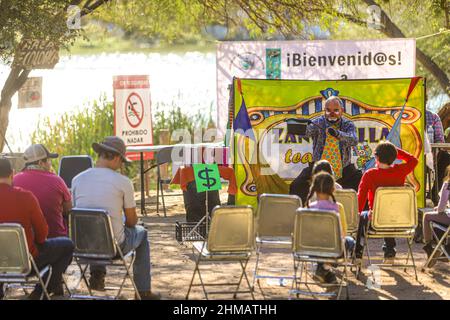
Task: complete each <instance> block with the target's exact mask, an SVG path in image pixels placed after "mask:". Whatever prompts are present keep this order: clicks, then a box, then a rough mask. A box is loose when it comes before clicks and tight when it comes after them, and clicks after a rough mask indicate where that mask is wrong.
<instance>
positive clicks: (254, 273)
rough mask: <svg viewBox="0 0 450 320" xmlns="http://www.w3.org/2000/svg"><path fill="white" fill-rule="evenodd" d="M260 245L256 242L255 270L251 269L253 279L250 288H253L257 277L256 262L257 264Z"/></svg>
mask: <svg viewBox="0 0 450 320" xmlns="http://www.w3.org/2000/svg"><path fill="white" fill-rule="evenodd" d="M260 250H261V247H260V246H259V245H258V244H256V262H255V270H254V271H253V281H252V290H255V281H256V280H257V277H258V264H259V254H260Z"/></svg>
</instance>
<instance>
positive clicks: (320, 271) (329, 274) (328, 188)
mask: <svg viewBox="0 0 450 320" xmlns="http://www.w3.org/2000/svg"><path fill="white" fill-rule="evenodd" d="M334 191H335V181H334V178H333V176H332V175H331V174H329V173H328V172H324V171H321V172H319V173H317V174H316V175H314V176H313V181H312V185H311V189H310V191H309V195H308V198H307V200H306V207H307V208H311V209H320V210H329V211H335V212H336V213H338V214H339V217H340V221H341V230H342V235H343V236H344V237H345V248H346V250H347V252H351V251H352V250H353V246H354V245H355V240H354V239H353V238H352V237H350V236H346V234H347V222H346V219H345V211H344V207H343V205H342V204H340V203H338V202H336V199H335V198H334V195H333V193H334ZM313 196H315V197H316V199H317V200H316V201H313V202H311V203H309V201H310V199H311V198H312V197H313ZM314 277H315V278H316V279H317V280H319V281H320V282H323V283H336V275H335V274H334V272H333V270H332V268H331V266H330V265H328V264H324V263H318V264H317V269H316V273H315V275H314Z"/></svg>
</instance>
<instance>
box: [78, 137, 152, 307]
mask: <svg viewBox="0 0 450 320" xmlns="http://www.w3.org/2000/svg"><path fill="white" fill-rule="evenodd" d="M92 148H93V149H94V151H95V152H96V153H97V154H98V161H97V163H96V166H95V168H91V169H88V170H86V171H84V172H82V173H80V174H79V175H77V176H76V177H75V178H73V181H72V194H73V204H74V207H78V208H92V209H104V210H106V211H107V212H108V214H109V216H110V217H111V223H112V227H113V232H114V236H115V238H116V239H117V242H118V243H119V244H120V247H121V249H122V250H123V252H124V253H127V252H129V251H131V250H133V249H135V250H136V260H135V262H134V268H133V277H134V281H135V282H136V286H137V289H138V291H139V294H140V295H141V298H142V299H146V300H154V299H159V296H158V295H155V294H153V293H152V292H151V285H150V281H151V278H150V244H149V241H148V235H147V230H146V229H145V228H144V227H142V226H138V225H136V224H137V222H138V217H137V214H136V202H135V200H134V188H133V184H132V182H131V180H130V179H128V178H127V177H125V176H123V175H121V174H120V173H118V172H116V170H118V169H120V167H121V166H122V164H123V163H124V162H126V161H128V159H127V158H126V156H125V152H126V147H125V143H124V142H123V141H122V139H120V138H119V137H106V138H105V140H104V141H103V142H102V143H93V144H92ZM124 214H125V217H124ZM124 224H125V225H124ZM90 272H91V278H90V279H89V282H90V286H91V288H92V289H94V290H104V288H105V274H106V269H105V267H103V266H90Z"/></svg>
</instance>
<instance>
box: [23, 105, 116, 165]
mask: <svg viewBox="0 0 450 320" xmlns="http://www.w3.org/2000/svg"><path fill="white" fill-rule="evenodd" d="M113 122H114V115H113V103H112V102H107V101H106V98H105V97H101V98H100V99H98V100H94V101H93V102H91V103H89V104H88V105H87V106H85V108H83V109H81V110H80V109H79V110H76V111H72V112H68V113H64V114H62V115H61V117H60V118H58V119H57V120H56V121H51V120H50V119H49V118H48V117H46V118H44V119H40V120H39V122H38V125H37V128H36V130H35V131H34V132H33V134H32V136H31V141H32V143H42V144H44V145H45V146H46V147H47V148H48V149H49V150H52V152H57V153H58V154H59V155H60V156H68V155H82V154H87V155H90V156H91V157H92V158H93V159H95V158H96V154H95V152H94V150H93V149H92V143H93V142H99V141H102V140H103V138H104V137H106V136H111V135H113ZM57 166H58V164H57V162H55V163H53V167H54V168H56V169H57Z"/></svg>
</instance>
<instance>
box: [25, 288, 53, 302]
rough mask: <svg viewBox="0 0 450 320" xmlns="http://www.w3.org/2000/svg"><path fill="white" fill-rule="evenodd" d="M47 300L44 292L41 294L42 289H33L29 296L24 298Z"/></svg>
mask: <svg viewBox="0 0 450 320" xmlns="http://www.w3.org/2000/svg"><path fill="white" fill-rule="evenodd" d="M41 296H42V300H48V299H47V297H46V296H45V294H43V292H42V289H40V288H39V289H34V290H33V291H32V292H31V293H30V294H29V296H28V297H27V298H26V299H27V300H41Z"/></svg>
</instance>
